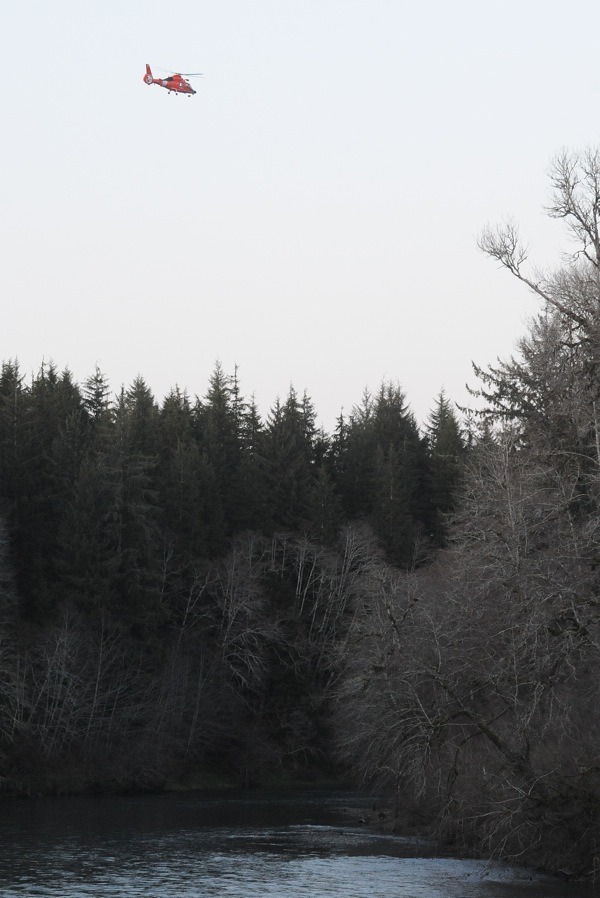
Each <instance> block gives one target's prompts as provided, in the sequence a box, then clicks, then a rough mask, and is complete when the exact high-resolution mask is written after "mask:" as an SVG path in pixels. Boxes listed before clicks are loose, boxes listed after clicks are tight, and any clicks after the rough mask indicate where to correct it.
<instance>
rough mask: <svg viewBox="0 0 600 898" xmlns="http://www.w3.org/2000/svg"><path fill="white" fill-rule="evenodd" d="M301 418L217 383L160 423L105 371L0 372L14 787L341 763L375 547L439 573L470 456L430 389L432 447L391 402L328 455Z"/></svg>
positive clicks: (346, 432)
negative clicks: (364, 573) (81, 377)
mask: <svg viewBox="0 0 600 898" xmlns="http://www.w3.org/2000/svg"><path fill="white" fill-rule="evenodd" d="M315 422H316V411H315V409H314V407H313V404H312V402H311V401H310V399H309V398H308V397H307V396H306V395H304V396H303V397H302V398H300V397H299V396H298V395H297V394H296V392H295V390H294V389H290V391H289V393H288V396H287V398H286V399H285V401H284V402H281V401H279V400H278V401H277V402H276V403H275V404H274V406H273V408H272V409H271V411H270V413H269V415H268V417H267V419H266V420H265V421H263V420H262V419H261V416H260V415H259V413H258V410H257V408H256V406H255V404H254V403H253V402H252V401H246V400H245V399H244V398H243V397H242V395H241V391H240V386H239V382H238V379H237V372H236V373H234V374H233V375H227V374H225V373H224V372H223V370H222V368H221V367H220V365H216V367H215V370H214V373H213V375H212V376H211V378H210V382H209V385H208V390H207V392H206V395H205V396H204V397H203V398H202V399H198V398H196V399H194V400H193V401H191V400H190V399H189V398H188V396H187V395H186V394H185V393H184V392H182V391H180V390H179V389H174V390H172V391H171V393H170V394H169V395H168V396H167V397H166V398H165V399H164V401H163V402H162V403H161V404H160V405H159V404H158V403H157V402H156V400H155V398H154V397H153V395H152V393H151V391H150V389H149V388H148V387H147V385H146V384H145V382H144V380H143V379H142V378H141V377H138V378H136V380H135V381H134V383H133V384H132V385H131V387H130V388H129V389H122V390H121V391H120V393H119V394H118V396H117V397H116V398H112V397H111V390H110V387H109V384H108V381H107V378H106V377H105V375H104V374H103V373H102V372H100V371H99V370H96V371H95V373H94V374H93V375H92V376H91V377H90V378H89V379H87V380H86V381H85V382H84V383H83V385H81V386H80V385H78V384H77V383H75V382H74V381H73V378H72V376H71V375H70V373H69V371H68V370H64V371H62V372H59V371H58V370H57V368H56V366H55V365H53V364H47V365H43V366H42V367H41V368H40V370H39V372H38V373H37V374H36V375H35V376H33V377H32V378H31V380H29V381H26V380H25V378H24V377H23V376H22V375H21V373H20V371H19V367H18V364H17V363H16V362H11V361H9V362H5V363H4V364H3V365H2V369H1V373H0V503H1V504H0V511H1V515H2V518H3V521H4V524H5V532H4V536H3V540H2V546H3V550H4V551H3V556H2V576H3V578H4V579H3V581H2V604H1V607H0V615H1V618H0V639H1V642H0V676H1V677H2V684H3V689H2V698H1V705H0V749H1V751H2V754H0V776H1V777H2V780H1V782H3V784H4V787H5V788H6V789H11V788H12V789H15V788H17V789H19V788H21V789H28V788H31V782H32V781H36V780H37V782H38V786H37V788H40V789H42V790H43V789H46V788H48V783H49V782H55V783H56V787H57V788H66V787H71V788H81V787H83V786H86V785H89V784H90V783H96V784H97V785H98V786H99V787H106V786H107V785H111V784H117V785H122V786H124V785H138V786H139V785H143V784H148V785H150V784H154V785H156V784H159V783H161V782H163V781H164V780H165V779H166V778H169V777H170V778H176V777H177V776H183V775H186V773H187V774H189V772H190V771H193V770H196V769H199V768H201V769H209V770H213V771H214V770H217V771H218V772H221V773H224V774H227V775H232V774H233V775H235V776H236V777H239V778H240V779H242V780H243V781H244V782H252V781H256V780H257V779H260V778H261V777H264V776H265V775H266V774H268V773H270V774H272V773H273V772H280V773H281V772H286V773H290V772H294V771H296V772H297V771H299V770H305V771H306V770H307V769H312V770H317V769H321V770H327V769H331V768H332V767H334V766H335V765H336V763H338V754H337V749H336V747H335V745H334V741H333V738H332V737H333V733H332V726H331V708H332V701H333V693H332V684H333V683H334V682H336V681H337V679H338V678H339V675H340V673H341V671H342V669H343V666H344V660H343V659H344V657H345V656H344V653H343V652H342V651H341V646H342V645H343V643H344V640H345V638H346V634H347V632H348V624H349V621H350V620H351V617H352V613H353V611H352V590H353V588H354V586H353V585H354V583H355V580H356V576H357V571H359V570H360V569H361V567H362V566H364V564H365V563H366V560H365V552H366V549H365V546H368V547H369V553H370V554H371V555H372V554H373V553H375V554H377V556H378V557H381V558H382V559H383V558H384V557H385V558H387V560H388V562H389V563H391V564H393V565H397V566H400V567H413V566H415V565H419V564H423V563H424V562H425V561H426V560H427V559H428V558H430V557H431V556H432V555H433V553H434V552H435V551H436V549H437V547H439V546H441V545H443V544H444V542H445V540H446V538H447V532H446V523H445V521H446V515H447V512H448V510H449V509H450V507H451V505H452V501H453V495H454V493H455V489H456V485H457V482H458V478H459V476H460V467H461V463H462V455H463V452H464V447H463V439H462V437H461V434H460V428H459V424H458V421H457V419H456V417H455V415H454V413H453V411H452V408H451V405H450V403H449V401H448V400H447V399H446V397H445V396H444V395H443V393H442V394H441V395H440V396H439V398H438V400H437V403H436V405H435V407H434V410H433V412H432V414H431V417H430V421H429V423H428V426H427V428H426V432H425V433H423V434H422V433H421V432H420V430H419V428H418V427H417V424H416V421H415V419H414V416H413V415H412V414H411V412H410V410H409V408H408V406H407V404H406V401H405V397H404V394H403V393H402V391H401V389H400V388H399V387H398V386H395V385H393V384H382V386H381V388H380V389H379V391H378V392H377V394H376V395H374V396H370V395H368V394H365V396H364V397H363V399H362V402H361V403H360V405H358V406H357V407H356V408H355V409H354V411H353V412H352V414H351V415H350V416H349V417H348V419H347V420H345V419H344V418H343V417H340V419H339V421H338V424H337V428H336V431H335V433H334V434H333V436H331V437H329V436H327V435H326V434H325V433H324V432H323V431H322V430H319V429H318V428H317V427H316V423H315ZM359 533H368V534H369V536H368V538H367V537H360V538H359V536H358V534H359ZM370 560H371V559H370V557H369V562H370ZM67 771H68V773H67ZM67 776H69V777H71V778H72V784H71V785H70V786H69V784H68V783H67V782H66V781H65V777H67ZM33 788H36V786H33Z"/></svg>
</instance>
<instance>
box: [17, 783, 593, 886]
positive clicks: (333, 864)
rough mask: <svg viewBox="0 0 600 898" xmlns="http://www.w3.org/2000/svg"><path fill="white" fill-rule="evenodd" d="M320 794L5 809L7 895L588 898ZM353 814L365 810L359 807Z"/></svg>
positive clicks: (70, 801)
mask: <svg viewBox="0 0 600 898" xmlns="http://www.w3.org/2000/svg"><path fill="white" fill-rule="evenodd" d="M367 802H368V800H367V799H366V798H357V796H355V795H353V794H351V793H344V792H322V791H302V792H300V791H288V792H269V791H249V792H245V793H232V792H227V793H222V792H221V793H219V794H210V795H209V794H206V793H186V794H166V795H138V796H107V797H68V798H46V799H26V800H25V799H23V800H14V799H10V800H4V801H2V802H0V896H1V898H17V896H18V898H87V896H94V898H142V896H143V898H205V896H213V895H214V896H216V895H218V896H235V898H254V896H261V898H288V896H290V898H291V896H293V898H308V896H310V898H342V896H343V898H587V896H592V894H594V893H592V891H591V890H589V889H588V888H587V887H583V886H581V885H577V884H575V883H570V882H561V881H558V880H555V879H552V878H550V877H544V876H539V875H537V874H535V873H532V872H531V871H529V870H523V869H520V868H518V867H511V866H509V865H505V864H498V863H487V862H485V861H480V860H465V859H454V858H450V857H440V856H436V853H435V851H433V850H432V849H431V846H428V845H427V843H425V842H423V841H420V840H417V839H405V838H400V837H397V836H391V835H380V834H377V833H374V832H372V831H371V830H370V829H369V828H368V827H365V826H364V825H362V824H361V823H360V817H359V814H360V808H361V807H365V808H367V807H368V804H367ZM357 809H359V810H358V811H357Z"/></svg>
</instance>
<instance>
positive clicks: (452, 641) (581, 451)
mask: <svg viewBox="0 0 600 898" xmlns="http://www.w3.org/2000/svg"><path fill="white" fill-rule="evenodd" d="M551 185H552V195H551V204H550V206H549V211H550V214H551V216H552V217H554V218H557V219H560V220H561V221H562V222H563V223H564V224H565V225H566V226H567V228H568V230H569V238H570V240H573V239H574V240H576V241H577V243H576V245H577V246H578V247H579V250H578V251H577V252H576V253H575V254H574V255H571V256H570V257H569V258H568V259H567V261H566V262H565V264H563V265H562V267H560V268H559V269H557V270H556V271H552V272H549V273H545V274H540V273H539V272H537V273H536V274H535V275H534V274H533V273H531V272H530V271H529V269H528V265H527V251H526V249H525V248H524V246H523V244H522V243H521V241H520V238H519V235H518V232H517V230H516V228H515V227H514V226H512V225H511V226H506V227H500V228H496V229H493V228H492V229H487V230H486V231H485V232H484V233H483V235H482V237H481V241H480V245H481V248H482V250H483V251H484V252H485V253H486V254H487V255H488V256H489V257H490V258H491V259H492V260H494V261H496V262H499V263H500V264H501V266H503V267H504V268H505V269H506V270H507V271H508V272H509V273H510V274H511V275H512V276H513V277H516V278H517V279H518V280H519V282H520V283H521V284H522V285H523V286H524V287H525V288H526V289H527V290H529V291H530V292H531V293H532V294H533V295H534V296H535V297H536V300H537V301H538V303H540V309H539V313H538V314H537V315H536V316H535V317H534V318H533V319H532V320H531V322H530V324H529V326H528V330H527V333H526V334H525V336H524V337H522V339H521V340H520V341H519V343H518V352H516V354H515V356H514V357H513V358H510V359H509V360H507V361H498V362H497V363H496V364H495V365H492V366H488V367H487V368H483V367H478V366H475V373H476V375H477V377H478V380H479V383H480V387H479V388H478V389H477V390H474V391H473V397H474V404H475V405H476V406H477V411H473V410H471V411H469V410H466V409H465V410H456V409H455V408H454V406H453V404H452V402H451V401H450V399H449V398H447V397H446V396H445V395H444V393H443V391H442V392H441V393H440V395H439V397H438V398H437V400H435V402H434V404H433V408H432V412H431V415H430V417H429V420H428V422H427V423H426V424H425V425H424V426H423V427H419V426H418V425H417V423H416V421H415V418H414V416H413V414H412V413H411V411H410V408H409V405H408V403H407V400H406V397H405V395H404V393H403V391H402V389H401V388H400V386H399V385H398V384H394V383H383V384H382V385H381V386H380V388H379V389H378V390H377V391H376V392H375V393H374V394H371V393H369V392H368V391H367V392H365V394H364V396H363V397H362V400H361V401H360V402H359V404H358V405H357V406H356V407H355V408H354V409H353V410H352V412H351V413H350V414H349V415H348V416H347V417H344V416H343V415H340V419H339V420H338V422H337V425H336V428H335V431H334V433H333V434H331V435H329V434H326V433H324V432H323V431H322V430H320V429H319V428H317V426H316V424H315V422H316V420H317V413H316V410H315V408H314V407H313V404H312V402H311V400H310V397H308V396H307V395H306V394H304V395H303V396H300V395H298V394H297V393H296V391H295V390H294V389H293V388H290V390H289V393H288V396H287V397H286V399H285V400H284V401H281V400H279V399H278V400H277V401H276V402H275V403H274V405H273V407H272V409H271V411H270V413H269V415H268V416H267V417H266V419H265V420H263V419H262V418H261V416H260V415H259V414H258V410H257V408H256V406H255V403H254V402H253V401H252V400H251V399H250V400H248V399H246V398H244V396H243V395H242V392H241V386H240V383H239V379H238V373H237V371H235V372H234V374H233V375H227V374H225V372H224V371H223V370H222V368H221V366H220V365H218V364H217V365H216V367H215V370H214V373H213V375H212V377H211V379H210V382H209V385H208V389H207V391H206V394H205V396H204V397H203V398H198V397H196V398H195V399H193V400H192V399H190V397H189V396H188V395H187V394H186V393H185V391H182V390H180V389H179V388H174V389H173V390H172V391H171V393H170V394H169V395H168V396H167V397H165V399H164V401H163V402H162V403H161V404H159V403H157V402H156V400H155V398H154V397H153V395H152V393H151V391H150V389H149V387H148V386H147V385H146V383H145V382H144V380H143V378H142V377H141V376H140V377H138V378H136V380H135V382H134V383H133V384H132V385H131V387H130V388H128V389H125V388H123V389H122V390H121V391H120V393H119V394H118V395H117V396H115V397H112V396H111V391H110V387H109V384H108V380H107V378H106V376H105V375H104V374H103V373H102V372H101V371H99V370H98V369H96V371H95V373H94V374H93V375H92V376H91V377H90V378H88V380H86V381H85V383H83V384H82V385H79V384H77V383H75V382H74V380H73V378H72V376H71V374H70V372H69V371H68V369H65V370H63V371H62V372H59V371H58V369H57V368H56V366H55V365H54V364H52V363H50V364H44V365H42V367H41V368H40V370H39V372H38V373H37V374H36V375H35V376H33V378H32V379H31V382H26V381H25V378H24V376H23V375H22V374H21V372H20V370H19V366H18V363H17V362H16V361H8V362H5V363H3V365H2V368H1V370H0V684H1V688H0V795H1V794H10V793H11V792H12V793H13V794H17V793H20V794H23V795H25V794H28V793H29V794H33V795H37V794H47V793H52V792H53V793H54V794H57V793H61V792H63V791H82V790H83V789H87V790H88V791H90V792H94V791H97V792H99V791H102V790H107V789H109V788H112V789H114V790H115V791H119V790H120V791H124V790H131V789H133V788H136V789H139V790H143V789H158V788H164V786H165V784H171V785H172V786H175V785H176V784H177V783H179V784H180V785H181V786H184V785H185V783H186V782H187V783H189V782H194V783H196V784H199V783H202V781H203V780H202V776H204V775H205V774H204V773H202V774H200V772H208V771H211V774H210V775H211V776H212V777H217V778H220V777H223V779H224V780H225V781H231V782H234V783H236V784H238V785H239V786H242V787H249V786H252V785H254V784H258V783H266V782H269V781H275V780H276V779H277V778H280V779H282V778H285V779H289V780H290V781H293V780H294V779H295V780H297V781H300V780H301V779H302V778H303V777H306V776H307V775H309V774H310V775H312V776H314V777H315V779H314V782H317V781H318V778H317V776H316V775H317V773H318V774H319V775H320V774H323V775H324V776H325V778H328V777H334V778H335V777H339V776H341V777H342V778H344V779H347V780H350V781H351V782H355V783H360V784H363V785H364V784H367V785H368V788H369V791H372V792H373V794H377V795H381V796H382V800H383V801H385V805H386V806H387V808H393V813H392V818H391V819H393V820H395V821H399V824H398V825H399V826H401V827H413V826H415V827H419V828H422V830H423V831H427V832H429V833H430V834H431V836H432V837H433V838H435V839H436V840H437V841H438V842H439V843H440V844H443V845H448V846H452V850H453V851H456V852H457V853H460V852H462V851H471V852H477V854H478V855H479V856H483V857H485V856H490V857H492V856H493V857H496V858H499V859H500V858H502V859H508V860H513V859H518V862H519V863H527V864H529V865H531V866H533V867H542V868H544V869H547V870H549V871H550V872H552V871H554V872H556V871H559V870H563V871H573V875H577V876H580V877H581V878H582V879H585V880H588V881H592V880H593V881H596V880H597V879H598V876H599V870H600V765H599V764H598V744H599V740H600V602H599V600H598V596H599V594H600V411H599V409H600V328H599V327H598V320H599V310H600V238H599V237H598V235H599V234H600V150H587V151H585V152H583V153H563V154H561V155H560V156H559V157H557V159H556V160H555V161H554V163H553V166H552V169H551ZM459 413H460V415H462V417H459ZM206 775H207V774H206ZM190 778H191V779H190ZM387 808H386V807H383V808H382V813H385V814H386V817H385V818H379V817H378V818H377V819H378V822H382V821H383V820H385V825H386V826H389V825H390V816H389V813H388V810H387ZM378 813H379V811H378ZM373 822H377V821H372V820H371V821H369V825H371V823H373ZM392 825H393V824H392Z"/></svg>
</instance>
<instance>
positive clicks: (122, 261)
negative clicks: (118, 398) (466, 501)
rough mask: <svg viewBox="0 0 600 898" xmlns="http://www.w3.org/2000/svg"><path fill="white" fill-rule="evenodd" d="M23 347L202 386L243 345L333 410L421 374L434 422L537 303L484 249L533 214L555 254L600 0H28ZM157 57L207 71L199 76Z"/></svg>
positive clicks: (13, 300)
mask: <svg viewBox="0 0 600 898" xmlns="http://www.w3.org/2000/svg"><path fill="white" fill-rule="evenodd" d="M5 7H6V8H5V9H3V11H2V14H1V16H0V22H1V25H2V35H3V41H2V66H3V73H4V75H3V78H2V94H1V96H2V100H1V107H2V108H1V112H2V119H1V120H2V130H3V139H2V142H1V144H0V162H1V166H0V185H1V186H0V209H1V219H0V221H1V224H0V227H1V231H2V232H1V235H0V236H1V242H0V246H1V247H2V249H1V253H2V258H1V264H0V297H1V302H2V310H3V311H2V323H1V325H0V350H1V351H0V357H1V358H2V359H3V360H7V359H9V358H12V359H14V358H18V359H19V361H20V364H21V367H22V370H23V371H24V372H25V373H27V374H28V376H29V375H30V373H31V372H32V371H33V370H36V369H37V368H38V367H39V365H40V363H41V362H42V360H43V359H46V360H50V359H53V360H54V361H55V362H56V364H57V365H58V367H59V368H61V369H62V368H63V367H65V366H69V367H70V368H71V370H72V372H73V374H74V376H75V378H76V379H77V380H78V381H79V382H82V381H83V380H84V379H85V378H86V377H88V376H89V375H90V374H92V373H93V371H94V368H95V365H96V364H98V365H99V366H100V368H101V369H102V370H103V371H104V372H105V374H106V375H107V376H108V378H109V380H110V382H111V385H112V387H113V390H114V391H115V392H116V391H117V390H118V389H119V388H120V386H121V384H125V386H128V385H129V384H130V383H131V382H132V380H133V379H134V378H135V376H136V375H137V374H138V373H139V374H141V375H142V376H143V377H144V378H145V380H146V382H147V383H148V385H149V386H150V387H151V389H152V390H153V392H154V394H155V396H156V398H157V400H158V401H162V398H163V397H164V395H165V394H166V393H167V392H168V391H169V389H170V388H171V387H173V386H174V385H175V384H178V385H179V386H180V387H181V388H186V389H187V390H188V392H189V393H190V395H191V396H194V395H195V394H198V395H200V396H202V395H203V394H204V393H205V392H206V389H207V385H208V378H209V376H210V373H211V372H212V370H213V368H214V365H215V362H216V361H217V360H219V361H220V362H221V363H222V365H223V367H224V369H225V371H226V372H230V373H231V372H233V370H234V367H235V366H236V365H237V366H238V373H239V377H240V381H241V387H242V392H243V393H244V394H245V395H246V396H249V395H250V394H252V393H254V394H255V395H256V399H257V401H258V404H259V408H260V409H261V411H262V412H263V413H264V414H266V413H267V412H268V409H269V408H270V407H271V406H272V404H273V402H274V400H275V398H276V397H277V396H278V395H279V396H281V397H285V395H287V392H288V389H289V387H290V384H293V385H294V387H295V388H296V390H297V391H298V392H299V393H302V392H303V391H304V390H306V391H307V392H308V394H309V395H310V396H311V397H312V399H313V401H314V403H315V405H316V408H317V412H318V416H319V420H320V421H321V422H322V423H323V424H324V425H325V427H326V429H327V430H331V429H332V427H333V426H334V421H335V419H336V417H337V416H338V414H339V412H340V411H341V410H342V409H344V411H345V412H346V413H348V412H350V411H351V409H352V406H353V405H354V404H356V403H358V402H360V399H361V396H362V394H363V391H364V389H365V388H370V389H371V390H373V391H375V390H377V387H378V386H379V384H380V383H381V382H382V380H392V381H394V382H399V383H400V385H401V386H402V387H403V389H404V391H405V393H406V396H407V400H408V402H409V404H410V406H411V408H412V409H413V411H414V412H415V414H416V416H417V418H418V420H419V421H424V420H425V419H426V418H427V415H428V413H429V410H430V409H431V408H432V406H433V405H434V402H435V398H436V396H437V395H438V394H439V391H440V389H441V388H442V387H444V389H445V391H446V393H447V395H448V396H449V397H450V398H451V399H453V400H455V401H458V402H461V403H462V402H464V401H465V399H466V394H465V389H464V385H465V382H469V383H470V384H473V385H475V381H474V378H473V375H472V371H471V360H475V361H476V362H478V363H479V364H487V363H488V362H494V361H495V359H496V358H497V357H498V356H500V357H506V356H508V355H509V354H510V353H511V352H512V351H513V349H514V345H515V342H516V341H517V339H518V338H519V336H520V335H522V333H523V332H524V329H525V324H526V321H527V319H528V317H529V316H531V315H532V314H534V313H535V311H536V309H537V305H536V302H535V299H534V298H533V297H531V296H529V295H528V294H527V293H526V292H524V291H523V290H522V289H520V288H519V287H518V285H517V284H516V283H513V282H511V279H510V276H509V275H507V274H505V273H504V272H501V271H499V270H498V269H497V268H496V267H495V265H494V264H493V263H492V262H490V261H489V260H486V259H485V258H483V257H482V256H481V254H480V252H479V250H478V249H477V246H476V240H477V235H478V233H479V232H480V231H481V229H482V228H483V227H484V226H485V225H486V224H487V223H489V222H497V221H502V220H504V219H505V218H506V217H507V216H512V217H513V218H514V219H515V220H516V221H517V222H519V223H520V226H521V230H522V232H523V235H524V236H525V237H526V239H527V241H528V242H529V243H530V245H531V248H532V256H533V257H535V258H536V259H537V260H538V261H539V262H541V263H543V264H554V263H558V262H559V261H560V258H559V253H560V248H561V246H562V245H563V243H564V241H563V232H562V230H561V226H560V223H557V222H551V221H549V220H548V219H547V218H546V217H545V215H544V211H543V207H544V204H545V203H546V202H547V199H548V178H547V172H548V166H549V164H550V161H551V159H552V157H553V156H555V155H556V153H557V152H559V151H560V150H561V149H563V148H565V147H566V148H570V149H581V148H584V147H585V146H589V145H596V144H597V143H598V142H600V74H599V68H598V58H599V57H598V34H599V33H600V4H598V3H597V2H591V0H590V2H581V0H571V2H570V3H568V4H567V3H565V2H564V0H561V2H552V0H550V2H549V0H544V2H541V0H529V2H528V0H518V2H516V0H502V2H482V0H478V2H467V0H457V2H449V0H432V2H423V3H415V2H410V3H408V2H402V0H368V2H367V0H253V2H250V0H172V2H167V0H164V2H161V3H157V2H148V0H146V2H142V0H136V2H133V0H118V2H117V0H103V2H98V3H93V4H92V3H86V2H82V0H53V2H52V3H50V2H48V0H29V2H27V0H23V2H21V3H12V4H5ZM146 62H148V63H150V65H151V66H152V67H153V68H154V67H158V66H162V67H165V68H172V69H174V70H178V71H181V70H183V71H184V72H188V71H194V72H196V71H202V72H205V73H206V76H207V77H206V78H204V79H201V80H198V81H197V82H195V83H194V86H195V87H196V88H197V90H198V93H197V95H196V96H194V97H191V98H188V97H184V96H176V95H173V94H171V95H169V94H168V93H167V92H166V91H165V90H162V89H161V88H159V87H157V86H155V85H152V86H150V87H149V86H147V85H145V84H144V83H143V81H142V77H143V75H144V72H145V64H146Z"/></svg>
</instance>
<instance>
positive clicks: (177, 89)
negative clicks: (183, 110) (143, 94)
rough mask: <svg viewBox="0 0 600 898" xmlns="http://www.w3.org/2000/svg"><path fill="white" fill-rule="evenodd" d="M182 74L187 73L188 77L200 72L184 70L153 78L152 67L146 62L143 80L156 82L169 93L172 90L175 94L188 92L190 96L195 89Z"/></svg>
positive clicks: (197, 74)
mask: <svg viewBox="0 0 600 898" xmlns="http://www.w3.org/2000/svg"><path fill="white" fill-rule="evenodd" d="M184 75H187V76H188V78H194V77H196V78H197V77H200V76H201V75H202V72H184V73H183V74H181V73H177V74H171V75H168V76H167V77H166V78H155V77H154V76H153V75H152V69H151V68H150V66H149V65H148V63H146V74H145V75H144V81H145V82H146V84H158V85H159V86H160V87H166V88H167V90H168V91H169V93H171V91H173V92H174V93H176V94H188V96H191V95H192V94H195V93H196V91H195V90H194V88H193V87H192V85H191V84H190V82H189V81H188V79H187V78H184Z"/></svg>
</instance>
